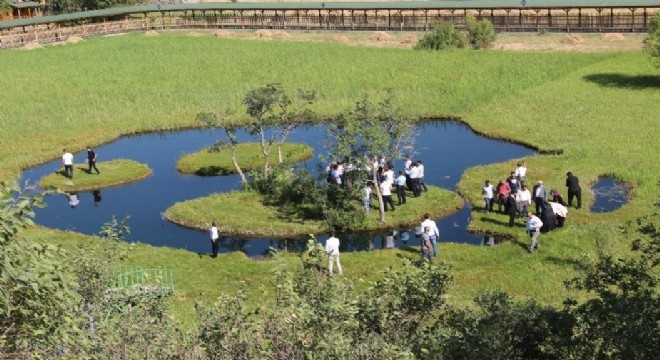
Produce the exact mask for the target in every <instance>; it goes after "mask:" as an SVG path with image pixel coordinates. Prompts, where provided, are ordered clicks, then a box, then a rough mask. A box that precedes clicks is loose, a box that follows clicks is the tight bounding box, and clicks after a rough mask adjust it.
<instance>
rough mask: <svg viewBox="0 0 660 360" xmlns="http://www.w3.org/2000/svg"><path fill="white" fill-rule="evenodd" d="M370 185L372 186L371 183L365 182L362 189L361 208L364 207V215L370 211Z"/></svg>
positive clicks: (369, 181)
mask: <svg viewBox="0 0 660 360" xmlns="http://www.w3.org/2000/svg"><path fill="white" fill-rule="evenodd" d="M371 184H373V181H371V180H367V182H366V183H365V184H364V187H363V188H362V206H364V213H365V214H367V215H369V211H370V210H371V191H372V190H371Z"/></svg>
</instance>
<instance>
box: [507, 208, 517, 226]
mask: <svg viewBox="0 0 660 360" xmlns="http://www.w3.org/2000/svg"><path fill="white" fill-rule="evenodd" d="M516 210H517V209H516V208H515V206H511V209H509V227H513V223H514V221H515V219H516Z"/></svg>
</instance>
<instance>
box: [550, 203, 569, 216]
mask: <svg viewBox="0 0 660 360" xmlns="http://www.w3.org/2000/svg"><path fill="white" fill-rule="evenodd" d="M550 206H552V212H553V213H555V215H559V216H561V217H563V218H565V217H566V214H568V209H567V208H566V206H564V205H562V204H560V203H556V202H550Z"/></svg>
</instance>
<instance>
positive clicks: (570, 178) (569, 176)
mask: <svg viewBox="0 0 660 360" xmlns="http://www.w3.org/2000/svg"><path fill="white" fill-rule="evenodd" d="M566 187H567V188H568V207H571V206H573V197H574V196H575V197H577V207H576V209H579V208H581V207H582V188H580V180H578V178H577V176H575V175H573V173H572V172H570V171H569V172H567V173H566Z"/></svg>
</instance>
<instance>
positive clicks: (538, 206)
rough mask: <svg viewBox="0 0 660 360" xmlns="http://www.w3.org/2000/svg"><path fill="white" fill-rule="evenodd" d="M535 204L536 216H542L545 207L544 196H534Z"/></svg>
mask: <svg viewBox="0 0 660 360" xmlns="http://www.w3.org/2000/svg"><path fill="white" fill-rule="evenodd" d="M534 205H536V216H541V210H542V209H543V198H540V197H537V198H534Z"/></svg>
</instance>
